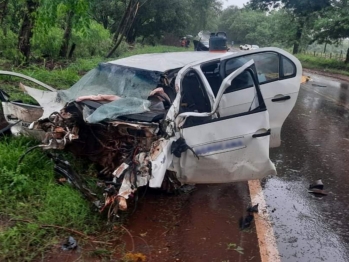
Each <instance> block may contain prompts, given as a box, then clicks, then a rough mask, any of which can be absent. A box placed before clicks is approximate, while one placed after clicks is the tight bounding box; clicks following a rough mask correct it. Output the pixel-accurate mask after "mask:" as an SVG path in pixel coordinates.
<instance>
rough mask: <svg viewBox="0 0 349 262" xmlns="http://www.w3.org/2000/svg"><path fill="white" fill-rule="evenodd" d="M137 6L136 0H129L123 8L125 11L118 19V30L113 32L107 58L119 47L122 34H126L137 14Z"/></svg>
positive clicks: (122, 37)
mask: <svg viewBox="0 0 349 262" xmlns="http://www.w3.org/2000/svg"><path fill="white" fill-rule="evenodd" d="M138 7H139V2H138V1H133V0H130V2H129V4H128V6H127V8H126V10H125V13H124V15H123V17H122V19H121V21H120V24H119V26H118V30H117V31H116V32H115V34H114V47H113V48H112V50H110V52H109V53H108V54H107V56H106V58H109V57H111V56H112V55H113V53H114V52H115V50H116V49H117V48H118V47H119V45H120V44H121V42H122V40H123V39H124V36H125V35H127V33H128V30H129V29H130V28H131V27H132V24H133V22H134V19H135V17H136V15H137V12H138Z"/></svg>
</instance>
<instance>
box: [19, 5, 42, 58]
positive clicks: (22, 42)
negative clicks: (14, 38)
mask: <svg viewBox="0 0 349 262" xmlns="http://www.w3.org/2000/svg"><path fill="white" fill-rule="evenodd" d="M26 4H27V12H26V14H25V15H24V17H23V22H22V25H21V29H20V31H19V35H18V49H19V51H20V52H21V53H22V54H23V56H24V57H25V61H26V62H28V60H29V56H30V40H31V38H32V36H33V28H34V23H35V17H34V12H35V11H36V9H37V8H38V2H36V1H35V0H27V1H26Z"/></svg>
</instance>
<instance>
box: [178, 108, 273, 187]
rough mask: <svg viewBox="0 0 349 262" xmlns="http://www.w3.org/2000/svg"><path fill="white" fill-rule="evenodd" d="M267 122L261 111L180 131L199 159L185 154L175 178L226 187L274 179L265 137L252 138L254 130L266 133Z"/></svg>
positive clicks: (267, 139)
mask: <svg viewBox="0 0 349 262" xmlns="http://www.w3.org/2000/svg"><path fill="white" fill-rule="evenodd" d="M268 122H269V115H268V112H267V111H264V112H258V113H253V114H249V115H245V116H240V117H236V118H230V119H227V120H222V121H218V122H213V123H209V124H205V125H200V126H195V127H190V128H185V129H183V137H184V138H185V139H186V142H187V144H188V145H189V146H191V147H192V148H193V149H194V151H195V152H197V154H198V156H199V159H197V158H196V156H195V155H194V154H193V153H192V152H191V151H189V150H188V151H186V152H185V153H184V154H183V155H182V157H181V158H180V160H179V163H180V166H179V167H178V175H177V177H178V178H179V180H180V181H182V182H183V183H227V182H236V181H246V180H251V179H260V178H263V177H265V176H267V175H275V174H276V171H275V167H274V165H273V163H272V162H271V161H270V159H269V136H266V137H260V138H252V135H253V134H255V133H256V132H257V131H258V130H265V131H266V130H267V129H268V128H269V126H268ZM215 148H216V149H215Z"/></svg>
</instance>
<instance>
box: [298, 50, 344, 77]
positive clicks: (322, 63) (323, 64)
mask: <svg viewBox="0 0 349 262" xmlns="http://www.w3.org/2000/svg"><path fill="white" fill-rule="evenodd" d="M296 57H297V58H298V59H299V60H300V61H301V63H302V65H303V67H304V68H308V69H318V70H324V71H327V72H329V73H336V74H342V75H347V76H349V64H345V63H344V62H343V61H340V60H336V59H328V58H324V57H316V56H312V55H305V54H297V55H296Z"/></svg>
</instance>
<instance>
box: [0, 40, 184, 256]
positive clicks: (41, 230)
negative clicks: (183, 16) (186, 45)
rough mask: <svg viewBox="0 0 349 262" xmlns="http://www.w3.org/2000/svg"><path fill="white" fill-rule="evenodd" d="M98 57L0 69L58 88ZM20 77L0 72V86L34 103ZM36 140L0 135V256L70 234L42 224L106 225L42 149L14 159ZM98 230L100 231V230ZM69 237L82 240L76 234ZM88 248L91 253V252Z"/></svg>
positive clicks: (87, 168) (35, 249)
mask: <svg viewBox="0 0 349 262" xmlns="http://www.w3.org/2000/svg"><path fill="white" fill-rule="evenodd" d="M184 50H185V49H183V48H178V47H168V46H155V47H149V46H146V47H142V48H140V47H138V46H136V47H135V48H133V49H132V50H129V51H128V52H126V53H123V54H122V55H121V57H126V56H130V55H135V54H142V53H159V52H170V51H184ZM114 59H115V58H113V59H110V60H114ZM102 61H106V59H104V58H102V57H93V58H81V59H76V60H75V61H73V62H69V61H56V63H55V68H53V69H52V70H47V68H46V65H45V63H49V61H45V62H44V63H42V64H34V65H31V66H29V67H17V68H15V67H12V66H11V64H10V63H9V61H6V60H0V70H9V71H16V72H20V73H24V74H27V75H29V76H31V77H34V78H37V79H38V80H40V81H42V82H44V83H47V84H49V85H52V86H53V87H56V88H60V89H63V88H68V87H69V86H71V85H72V84H74V83H75V82H76V81H77V80H79V78H80V77H81V76H82V75H83V74H84V73H86V72H87V71H88V70H90V69H92V68H94V67H95V66H96V65H97V64H98V63H99V62H102ZM19 81H21V80H20V79H18V78H15V77H4V76H0V89H4V90H5V91H7V92H8V93H9V94H10V95H11V98H12V99H21V100H23V101H25V102H33V101H32V100H31V98H30V97H29V96H27V95H25V94H23V93H22V92H21V91H19V89H18V82H19ZM25 83H26V82H25ZM26 84H28V85H30V86H33V87H34V86H35V85H32V84H29V83H26ZM0 113H1V110H0ZM36 144H37V141H34V140H32V139H30V138H26V137H16V138H14V137H0V185H1V186H0V261H32V260H35V259H38V258H39V257H44V256H45V252H47V250H50V249H52V247H53V246H55V245H57V244H61V243H62V242H63V241H64V240H65V239H66V237H67V236H69V235H72V233H71V232H66V231H65V230H60V229H57V228H54V227H43V225H55V226H61V227H65V228H69V229H74V230H78V231H80V232H83V233H84V234H91V235H98V232H100V231H101V230H102V228H103V227H104V226H105V225H106V219H105V218H102V217H101V216H100V215H99V214H98V213H97V212H95V211H94V210H92V207H91V204H90V203H89V202H87V201H86V200H85V199H84V198H83V197H82V195H81V194H80V192H78V191H77V190H75V189H73V188H72V187H71V186H69V184H66V185H59V184H58V183H57V182H56V178H55V175H54V172H53V163H52V162H51V160H50V159H49V158H48V157H47V155H46V154H45V153H44V152H43V151H42V150H40V149H37V150H34V151H32V152H30V153H29V154H28V155H27V156H26V157H25V158H24V160H23V162H22V163H21V164H18V159H19V158H20V156H21V155H22V154H23V153H24V152H25V151H26V150H27V149H28V148H29V147H31V146H34V145H36ZM69 161H70V162H71V163H73V162H74V158H73V157H71V156H70V158H69ZM73 166H74V168H75V169H76V170H78V172H79V173H82V174H89V175H91V174H93V173H95V172H94V169H93V168H91V165H89V163H87V164H86V163H85V162H82V161H80V162H79V161H76V160H75V164H74V165H73ZM88 177H91V176H88ZM94 184H95V183H94ZM15 220H17V221H15ZM18 220H25V221H26V222H24V221H22V222H20V221H18ZM116 233H117V232H113V233H112V234H113V235H112V236H110V235H108V238H113V237H115V235H116ZM103 234H104V235H105V232H104V233H103ZM73 236H74V237H75V238H77V239H78V241H82V239H79V237H78V236H76V235H74V234H73ZM79 243H81V242H79ZM101 248H107V247H106V246H103V247H100V246H98V247H96V252H97V253H98V250H101ZM113 248H115V247H111V248H110V249H111V250H110V249H108V250H106V251H105V253H106V254H108V255H110V254H112V253H113V252H115V251H114V250H113ZM90 253H91V254H93V253H94V251H93V250H92V251H90ZM99 256H100V254H99ZM43 260H44V259H43Z"/></svg>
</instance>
